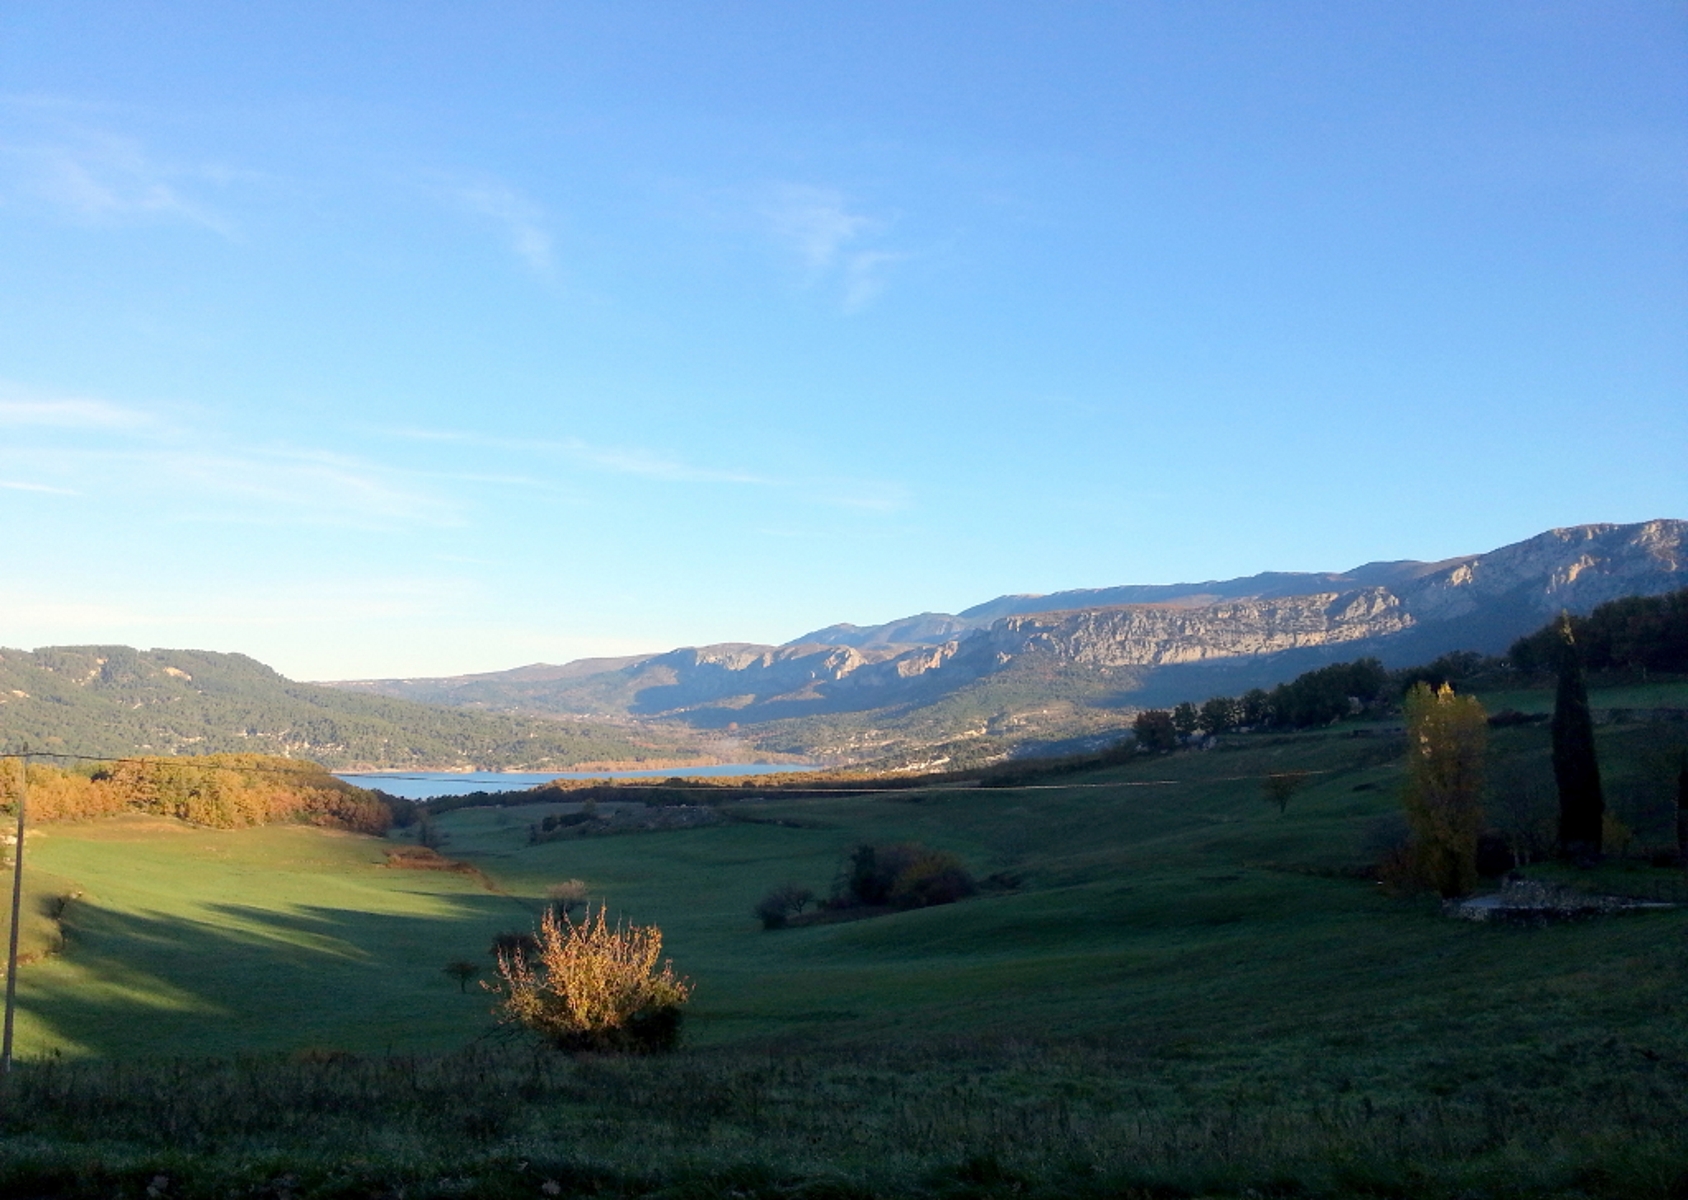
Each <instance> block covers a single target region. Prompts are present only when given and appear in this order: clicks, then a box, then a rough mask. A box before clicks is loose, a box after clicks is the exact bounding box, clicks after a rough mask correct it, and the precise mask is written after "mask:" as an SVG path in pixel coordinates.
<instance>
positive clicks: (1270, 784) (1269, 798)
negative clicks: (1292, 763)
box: [1261, 771, 1307, 817]
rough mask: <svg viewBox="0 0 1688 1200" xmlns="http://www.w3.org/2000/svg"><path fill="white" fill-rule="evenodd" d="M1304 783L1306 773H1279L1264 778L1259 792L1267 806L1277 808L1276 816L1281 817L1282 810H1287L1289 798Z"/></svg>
mask: <svg viewBox="0 0 1688 1200" xmlns="http://www.w3.org/2000/svg"><path fill="white" fill-rule="evenodd" d="M1306 782H1307V772H1306V771H1280V772H1278V773H1277V774H1275V775H1268V776H1266V780H1265V783H1264V784H1263V786H1262V787H1261V792H1262V794H1263V795H1264V796H1265V798H1266V802H1267V803H1268V804H1275V805H1277V806H1278V815H1279V816H1280V817H1281V816H1283V815H1284V810H1286V809H1287V808H1289V798H1290V797H1291V796H1293V795H1295V793H1296V792H1297V791H1299V790H1300V789H1301V785H1302V784H1304V783H1306Z"/></svg>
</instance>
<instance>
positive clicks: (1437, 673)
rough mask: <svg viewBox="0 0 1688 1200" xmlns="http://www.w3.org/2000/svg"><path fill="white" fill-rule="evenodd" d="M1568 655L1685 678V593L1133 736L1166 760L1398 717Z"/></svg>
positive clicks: (1589, 667)
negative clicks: (1265, 733)
mask: <svg viewBox="0 0 1688 1200" xmlns="http://www.w3.org/2000/svg"><path fill="white" fill-rule="evenodd" d="M1567 646H1573V647H1574V650H1573V651H1567V650H1566V647H1567ZM1568 652H1569V653H1573V654H1574V655H1575V657H1576V662H1577V666H1578V669H1580V670H1582V671H1584V672H1588V671H1640V672H1643V673H1645V672H1648V671H1655V672H1688V588H1684V589H1682V590H1680V591H1676V592H1670V593H1667V594H1666V595H1663V596H1629V597H1625V598H1624V599H1621V600H1612V601H1609V602H1607V603H1605V604H1602V605H1600V606H1598V607H1597V608H1595V609H1594V611H1593V612H1591V613H1589V614H1588V615H1587V616H1586V617H1579V616H1572V615H1569V614H1566V615H1564V616H1562V617H1560V618H1556V619H1555V620H1553V621H1550V622H1548V623H1547V624H1546V625H1544V626H1542V627H1541V628H1540V629H1538V630H1536V631H1535V632H1534V633H1531V634H1529V635H1527V636H1525V637H1522V638H1519V639H1518V640H1517V641H1515V642H1513V643H1512V645H1511V647H1510V648H1509V649H1508V650H1507V652H1506V654H1505V655H1503V656H1491V655H1483V654H1479V653H1477V652H1476V651H1471V650H1456V651H1453V652H1451V653H1448V654H1444V655H1442V656H1440V657H1439V658H1436V659H1434V660H1433V661H1431V662H1429V663H1424V664H1421V665H1419V666H1414V667H1407V668H1405V669H1402V670H1398V671H1390V670H1387V669H1386V668H1385V667H1384V666H1383V664H1382V663H1381V662H1379V661H1378V660H1377V659H1375V658H1362V659H1359V660H1357V661H1355V662H1347V663H1333V664H1331V665H1330V666H1327V667H1319V668H1318V669H1316V670H1313V671H1307V672H1304V673H1303V674H1301V675H1298V676H1296V677H1295V678H1294V679H1292V680H1290V681H1289V682H1288V683H1280V684H1279V685H1278V686H1277V687H1275V688H1273V689H1272V690H1271V691H1266V690H1265V689H1263V688H1254V689H1252V690H1250V691H1247V692H1245V693H1243V694H1242V695H1241V696H1215V697H1212V698H1211V699H1209V700H1207V701H1205V702H1204V703H1202V704H1200V705H1198V704H1196V703H1194V702H1193V701H1189V700H1186V701H1184V702H1183V703H1181V704H1178V705H1177V706H1175V707H1173V708H1171V709H1151V710H1148V711H1146V712H1142V713H1139V714H1138V715H1137V718H1136V720H1135V722H1134V723H1133V726H1132V732H1133V734H1134V736H1135V738H1136V744H1137V746H1138V748H1140V749H1144V750H1169V749H1172V748H1173V747H1175V746H1177V745H1178V744H1179V743H1180V742H1181V741H1184V740H1188V739H1189V738H1192V737H1195V736H1197V735H1198V734H1210V735H1211V734H1221V733H1230V732H1233V731H1235V730H1239V729H1310V728H1314V727H1316V726H1320V725H1329V724H1331V723H1332V722H1333V721H1338V720H1341V719H1342V718H1344V717H1350V716H1361V715H1367V714H1376V713H1379V712H1385V711H1394V710H1395V709H1396V708H1397V707H1398V706H1399V705H1400V703H1401V702H1402V700H1403V698H1404V697H1405V696H1406V695H1407V694H1408V693H1409V692H1411V690H1412V689H1413V687H1414V686H1415V685H1417V684H1420V683H1422V684H1425V685H1427V686H1428V687H1429V688H1430V689H1431V690H1432V691H1435V690H1437V689H1440V688H1441V687H1443V686H1445V685H1449V684H1454V683H1460V682H1466V681H1471V680H1477V679H1483V680H1492V681H1495V682H1503V681H1510V680H1515V679H1518V678H1519V677H1524V678H1532V679H1533V678H1541V677H1546V676H1557V675H1558V674H1560V672H1561V668H1562V666H1563V658H1564V655H1565V654H1566V653H1568Z"/></svg>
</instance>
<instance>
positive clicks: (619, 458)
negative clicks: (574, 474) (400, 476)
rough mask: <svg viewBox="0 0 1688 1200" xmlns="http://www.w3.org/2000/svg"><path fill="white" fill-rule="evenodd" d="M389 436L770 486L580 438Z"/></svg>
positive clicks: (683, 479)
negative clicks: (554, 456) (557, 456)
mask: <svg viewBox="0 0 1688 1200" xmlns="http://www.w3.org/2000/svg"><path fill="white" fill-rule="evenodd" d="M388 432H389V433H391V434H393V435H394V436H396V437H402V438H406V439H409V440H411V441H419V442H452V443H456V444H458V445H465V446H480V447H483V448H485V449H488V450H502V451H519V452H525V453H529V454H540V455H560V456H562V457H565V458H569V459H572V460H573V461H575V462H578V463H580V464H582V465H584V466H588V467H594V468H597V469H598V470H601V471H609V472H611V473H614V474H618V475H636V476H639V477H640V478H643V479H658V480H663V481H665V482H668V483H743V484H767V483H771V482H773V481H772V480H769V479H766V478H764V477H762V476H760V475H753V474H751V473H749V472H746V471H737V470H732V469H730V468H719V467H703V466H698V465H696V464H693V463H688V462H686V461H684V460H682V459H680V458H677V457H674V456H672V455H667V454H662V453H660V452H657V451H652V450H646V449H642V448H639V447H626V446H599V445H594V444H593V443H591V442H587V441H584V440H582V439H580V438H508V437H496V436H490V435H487V434H479V433H466V432H462V431H459V430H447V429H393V430H389V431H388Z"/></svg>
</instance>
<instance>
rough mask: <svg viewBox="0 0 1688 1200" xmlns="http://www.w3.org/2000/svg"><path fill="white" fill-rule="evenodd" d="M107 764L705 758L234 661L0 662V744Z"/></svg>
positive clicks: (51, 657)
mask: <svg viewBox="0 0 1688 1200" xmlns="http://www.w3.org/2000/svg"><path fill="white" fill-rule="evenodd" d="M23 740H27V741H28V742H30V743H31V744H32V745H33V746H34V747H36V748H37V749H41V750H51V751H58V752H63V753H73V754H87V755H94V756H98V757H102V758H104V757H118V756H121V755H132V754H195V755H197V754H227V753H245V754H276V755H283V756H286V757H290V758H308V759H311V760H313V761H315V762H319V763H322V764H323V765H324V766H327V767H329V768H332V769H336V770H343V769H347V768H352V767H372V768H400V769H403V768H410V769H428V768H432V769H441V770H449V769H453V768H481V769H488V770H496V769H511V770H546V769H559V770H560V769H564V768H567V767H570V766H574V765H576V764H579V763H583V762H647V761H649V762H674V761H680V760H694V759H696V760H702V759H704V758H705V757H706V756H705V755H704V753H703V751H702V750H701V749H700V748H699V745H698V743H697V742H696V740H695V739H693V740H687V739H686V738H683V737H681V736H679V735H676V734H672V733H668V732H667V731H664V730H661V729H650V728H646V727H643V726H639V725H637V724H634V723H631V722H627V723H615V722H610V721H593V720H583V719H555V720H550V719H545V718H539V717H530V716H521V715H509V714H488V713H477V712H467V711H463V710H460V709H459V710H454V709H444V708H434V707H430V706H428V705H424V704H416V703H413V702H411V701H408V700H395V699H391V698H388V697H385V696H370V695H357V694H354V693H349V692H345V691H338V690H335V689H333V688H326V687H318V686H315V685H313V684H308V683H295V682H293V681H292V680H290V679H286V678H284V677H283V676H281V675H279V674H278V673H276V672H275V671H274V670H272V669H270V668H269V667H267V666H265V665H264V664H262V663H260V662H257V661H255V660H254V659H251V658H247V657H246V656H245V655H242V654H215V653H210V652H208V651H201V650H144V651H143V650H135V649H132V648H130V647H128V646H55V647H50V648H46V649H41V650H36V651H33V652H31V651H25V650H0V743H4V744H5V748H8V749H10V748H12V747H13V746H15V745H16V743H18V742H20V741H23Z"/></svg>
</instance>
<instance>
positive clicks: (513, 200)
mask: <svg viewBox="0 0 1688 1200" xmlns="http://www.w3.org/2000/svg"><path fill="white" fill-rule="evenodd" d="M456 197H457V201H458V203H460V204H461V205H462V206H463V207H464V208H466V209H467V210H468V211H470V212H472V213H475V214H477V215H479V216H483V217H489V218H491V219H492V220H494V221H496V222H498V224H500V225H502V226H503V227H504V231H505V233H506V234H507V235H508V237H509V239H510V249H511V251H512V252H514V254H515V255H516V257H517V258H519V259H521V261H522V262H523V263H525V264H526V265H527V267H528V269H529V270H531V271H532V272H533V273H534V274H536V275H540V276H545V277H549V276H550V275H551V274H552V272H553V270H554V263H553V260H552V253H551V248H552V239H551V234H550V231H549V230H548V229H547V228H546V221H545V210H544V209H543V208H541V207H540V206H539V205H538V204H537V203H535V202H534V201H533V200H532V199H530V198H529V197H527V196H525V195H523V194H522V193H521V192H519V191H517V190H516V189H515V188H512V187H510V186H509V185H507V184H503V183H498V182H496V181H492V180H486V181H482V182H480V183H477V184H473V185H471V186H468V187H464V188H460V189H458V191H457V193H456Z"/></svg>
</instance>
